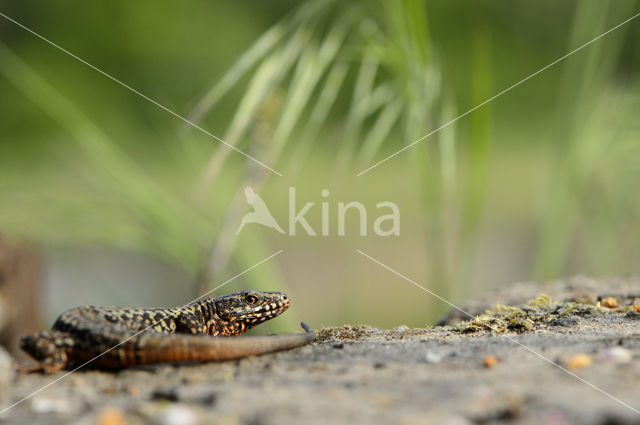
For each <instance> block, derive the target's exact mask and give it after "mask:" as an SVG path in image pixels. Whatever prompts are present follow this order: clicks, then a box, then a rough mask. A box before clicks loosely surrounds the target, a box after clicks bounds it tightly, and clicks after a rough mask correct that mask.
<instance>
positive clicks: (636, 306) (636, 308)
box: [633, 304, 640, 313]
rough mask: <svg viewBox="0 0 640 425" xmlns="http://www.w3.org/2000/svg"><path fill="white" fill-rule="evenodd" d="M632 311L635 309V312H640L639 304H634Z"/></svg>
mask: <svg viewBox="0 0 640 425" xmlns="http://www.w3.org/2000/svg"><path fill="white" fill-rule="evenodd" d="M633 311H635V312H636V313H640V305H637V304H634V305H633Z"/></svg>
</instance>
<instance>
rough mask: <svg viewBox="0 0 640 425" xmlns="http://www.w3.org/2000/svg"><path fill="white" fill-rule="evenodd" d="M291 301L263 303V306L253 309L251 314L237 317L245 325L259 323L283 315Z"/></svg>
mask: <svg viewBox="0 0 640 425" xmlns="http://www.w3.org/2000/svg"><path fill="white" fill-rule="evenodd" d="M290 305H291V301H289V299H284V300H276V301H272V302H265V303H264V304H262V305H260V306H258V307H256V308H254V309H253V310H252V311H251V312H249V313H247V314H244V315H242V316H240V317H239V320H240V321H242V322H245V323H251V324H254V323H259V322H264V321H265V320H268V319H271V318H273V317H276V316H279V315H280V314H282V313H284V312H285V311H286V310H287V309H288V308H289V306H290Z"/></svg>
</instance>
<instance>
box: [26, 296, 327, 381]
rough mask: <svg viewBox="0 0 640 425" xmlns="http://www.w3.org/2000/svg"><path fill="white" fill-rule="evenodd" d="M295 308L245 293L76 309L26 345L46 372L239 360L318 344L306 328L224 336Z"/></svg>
mask: <svg viewBox="0 0 640 425" xmlns="http://www.w3.org/2000/svg"><path fill="white" fill-rule="evenodd" d="M289 305H290V300H289V298H288V297H287V296H286V295H285V294H282V293H280V292H258V291H243V292H239V293H235V294H229V295H224V296H220V297H215V298H204V299H202V300H199V301H196V302H193V303H191V304H188V305H187V306H184V307H174V308H118V307H102V306H84V307H76V308H74V309H71V310H68V311H66V312H64V313H62V314H61V315H60V317H58V319H57V320H56V322H55V323H54V324H53V327H52V329H51V330H50V331H43V332H37V333H33V334H29V335H26V336H24V337H23V338H22V340H21V347H22V349H23V350H24V351H26V352H27V353H29V354H30V355H31V356H32V357H33V358H34V359H36V360H37V361H38V362H39V368H40V369H42V370H44V371H46V372H56V371H59V370H61V369H63V368H64V367H66V366H67V365H69V364H77V363H80V364H82V363H85V362H89V361H90V362H91V365H92V366H94V367H100V368H111V369H120V368H126V367H131V366H138V365H148V364H155V363H163V362H199V361H215V360H228V359H236V358H241V357H246V356H251V355H259V354H264V353H269V352H273V351H279V350H285V349H290V348H295V347H299V346H302V345H305V344H308V343H310V342H311V341H313V340H314V339H315V333H314V332H313V331H312V330H311V329H309V328H308V327H307V326H306V325H304V324H303V325H302V326H303V328H304V329H305V331H306V332H305V333H301V334H288V335H273V336H250V337H243V338H224V337H226V336H235V335H240V334H242V333H244V332H246V331H247V330H249V329H251V328H252V327H253V326H255V325H258V324H260V323H262V322H264V321H266V320H269V319H272V318H274V317H276V316H278V315H280V314H282V313H283V312H284V311H285V310H286V309H287V308H289Z"/></svg>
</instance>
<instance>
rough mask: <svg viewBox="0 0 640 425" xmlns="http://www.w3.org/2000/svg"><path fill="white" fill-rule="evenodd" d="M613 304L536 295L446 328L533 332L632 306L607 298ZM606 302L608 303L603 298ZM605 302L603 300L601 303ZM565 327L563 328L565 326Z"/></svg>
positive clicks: (468, 330) (457, 330)
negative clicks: (564, 299) (555, 299)
mask: <svg viewBox="0 0 640 425" xmlns="http://www.w3.org/2000/svg"><path fill="white" fill-rule="evenodd" d="M610 298H612V299H613V300H614V301H615V307H609V306H613V305H614V303H612V302H610V300H608V301H607V304H606V305H605V304H604V302H603V303H597V304H596V305H593V304H588V303H582V302H576V301H566V302H563V301H553V300H551V298H550V297H549V296H548V295H546V294H539V295H538V296H537V297H535V298H533V299H532V300H529V301H527V302H526V303H524V304H521V305H518V306H506V305H502V304H498V305H496V308H495V310H487V311H485V312H484V314H481V315H479V316H476V317H474V318H473V319H471V320H466V321H462V322H459V323H457V324H455V325H452V326H446V327H445V328H446V329H448V330H453V331H456V332H462V333H471V332H478V331H490V332H495V333H504V332H506V331H508V330H515V331H532V330H536V329H542V328H545V327H547V326H557V325H562V324H563V323H566V321H567V319H569V320H573V321H575V320H578V318H579V317H581V316H592V315H597V314H609V313H620V312H626V311H628V310H631V309H632V306H630V305H629V306H627V307H618V306H617V301H616V300H615V298H613V297H610ZM605 300H607V299H606V298H605ZM603 301H604V300H603ZM565 326H566V325H565Z"/></svg>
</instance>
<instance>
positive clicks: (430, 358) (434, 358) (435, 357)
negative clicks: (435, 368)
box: [424, 351, 443, 363]
mask: <svg viewBox="0 0 640 425" xmlns="http://www.w3.org/2000/svg"><path fill="white" fill-rule="evenodd" d="M442 358H443V355H442V354H439V353H436V352H433V351H427V352H426V353H425V354H424V359H425V360H426V362H427V363H440V362H441V361H442Z"/></svg>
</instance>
